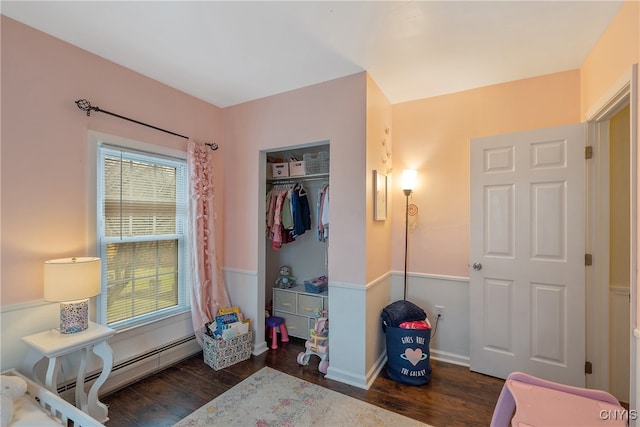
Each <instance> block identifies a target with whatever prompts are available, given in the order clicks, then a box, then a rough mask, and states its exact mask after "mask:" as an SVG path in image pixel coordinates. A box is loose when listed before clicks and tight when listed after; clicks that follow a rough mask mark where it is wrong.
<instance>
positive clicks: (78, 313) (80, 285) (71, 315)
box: [44, 257, 102, 334]
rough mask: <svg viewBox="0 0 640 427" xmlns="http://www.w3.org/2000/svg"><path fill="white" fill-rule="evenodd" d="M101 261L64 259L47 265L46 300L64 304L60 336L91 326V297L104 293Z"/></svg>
mask: <svg viewBox="0 0 640 427" xmlns="http://www.w3.org/2000/svg"><path fill="white" fill-rule="evenodd" d="M101 275H102V274H101V269H100V258H95V257H77V258H75V257H74V258H60V259H52V260H49V261H45V263H44V300H45V301H54V302H59V303H60V333H63V334H73V333H76V332H82V331H84V330H85V329H87V328H88V327H89V298H90V297H92V296H95V295H98V294H99V293H100V279H101Z"/></svg>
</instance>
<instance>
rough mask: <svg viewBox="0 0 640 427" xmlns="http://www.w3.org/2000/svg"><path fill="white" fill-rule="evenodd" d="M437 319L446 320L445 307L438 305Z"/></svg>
mask: <svg viewBox="0 0 640 427" xmlns="http://www.w3.org/2000/svg"><path fill="white" fill-rule="evenodd" d="M436 318H440V320H442V319H444V306H443V305H436Z"/></svg>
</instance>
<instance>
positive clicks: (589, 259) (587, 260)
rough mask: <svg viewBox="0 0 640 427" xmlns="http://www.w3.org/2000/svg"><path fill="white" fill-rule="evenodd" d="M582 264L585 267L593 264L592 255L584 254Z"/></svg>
mask: <svg viewBox="0 0 640 427" xmlns="http://www.w3.org/2000/svg"><path fill="white" fill-rule="evenodd" d="M584 265H586V266H587V267H588V266H590V265H593V255H591V254H584Z"/></svg>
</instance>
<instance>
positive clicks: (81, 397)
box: [76, 348, 89, 412]
mask: <svg viewBox="0 0 640 427" xmlns="http://www.w3.org/2000/svg"><path fill="white" fill-rule="evenodd" d="M88 356H89V349H88V348H83V349H82V355H81V356H80V366H79V367H78V376H77V378H76V407H77V408H80V409H81V410H82V411H84V412H87V392H86V391H85V389H84V378H85V372H86V370H87V358H88Z"/></svg>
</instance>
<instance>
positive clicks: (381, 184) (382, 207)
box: [373, 170, 387, 221]
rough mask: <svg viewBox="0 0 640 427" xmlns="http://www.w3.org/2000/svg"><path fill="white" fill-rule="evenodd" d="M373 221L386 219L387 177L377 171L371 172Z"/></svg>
mask: <svg viewBox="0 0 640 427" xmlns="http://www.w3.org/2000/svg"><path fill="white" fill-rule="evenodd" d="M373 219H374V220H375V221H384V220H386V219H387V175H385V174H383V173H382V172H380V171H377V170H374V171H373Z"/></svg>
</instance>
